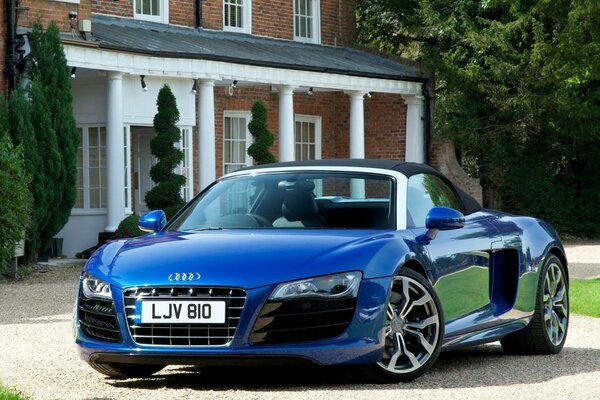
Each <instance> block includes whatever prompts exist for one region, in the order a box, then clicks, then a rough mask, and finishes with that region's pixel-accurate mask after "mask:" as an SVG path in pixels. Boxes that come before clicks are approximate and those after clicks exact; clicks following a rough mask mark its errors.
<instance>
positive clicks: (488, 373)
mask: <svg viewBox="0 0 600 400" xmlns="http://www.w3.org/2000/svg"><path fill="white" fill-rule="evenodd" d="M79 271H80V269H79V267H51V268H47V270H46V272H44V273H42V272H40V271H37V272H35V273H34V274H33V275H32V276H30V277H29V278H27V280H26V281H25V282H20V283H0V352H1V353H0V354H1V357H0V360H1V361H0V381H2V382H3V383H4V384H5V385H8V386H15V387H17V388H18V389H20V390H21V391H23V392H24V393H26V394H29V395H31V396H32V397H33V399H97V400H100V399H144V400H151V399H160V400H171V399H233V398H235V399H288V400H289V399H290V397H291V396H294V397H295V396H298V397H299V396H302V397H303V398H327V399H331V398H336V399H338V398H339V399H367V398H368V399H380V398H381V399H386V400H389V399H398V398H406V399H408V398H412V399H444V400H448V399H465V398H472V399H490V398H496V399H519V400H521V399H523V398H527V399H545V400H547V399H600V334H599V332H600V319H594V318H586V317H579V316H574V317H572V319H571V327H570V331H569V337H568V339H567V344H566V346H565V349H564V350H563V352H562V353H560V354H559V355H556V356H507V355H505V354H503V353H502V350H501V348H500V346H499V345H498V344H491V345H485V346H479V347H476V348H473V349H470V350H465V351H460V352H451V353H443V354H442V356H441V357H440V359H439V360H438V362H437V364H436V365H435V366H434V368H433V369H432V370H431V371H429V372H428V373H427V374H425V375H424V376H423V377H421V378H419V379H417V380H416V381H414V382H411V383H408V384H399V385H373V384H368V383H363V382H361V378H360V377H358V376H356V375H353V374H352V373H351V372H350V371H346V370H341V369H322V368H313V369H285V368H284V369H282V368H279V369H277V370H274V369H266V370H262V369H258V370H257V369H252V370H250V369H223V370H215V371H211V372H208V373H204V372H199V371H198V370H195V369H194V368H189V367H169V368H167V369H165V370H163V371H161V372H160V373H159V374H157V375H156V377H154V378H152V379H145V380H138V379H129V380H112V379H107V378H104V377H102V376H101V375H100V374H98V373H96V372H95V371H93V370H92V369H91V368H90V367H88V366H87V364H85V363H84V362H83V361H81V360H80V359H79V358H78V356H77V353H76V350H75V345H74V343H73V338H72V335H71V312H72V307H73V300H74V297H75V286H76V282H77V277H78V275H79ZM306 396H308V397H306Z"/></svg>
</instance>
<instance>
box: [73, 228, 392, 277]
mask: <svg viewBox="0 0 600 400" xmlns="http://www.w3.org/2000/svg"><path fill="white" fill-rule="evenodd" d="M393 237H394V235H393V233H392V232H382V231H363V230H339V231H338V230H286V231H283V230H220V231H202V232H165V233H157V234H152V235H148V236H144V237H139V238H135V239H127V240H118V241H113V242H110V243H108V244H107V245H105V246H103V247H102V248H100V249H99V250H98V251H96V253H94V255H93V256H92V257H91V258H90V260H89V261H88V263H87V264H86V267H85V270H86V272H89V273H91V274H92V275H95V276H97V277H99V278H101V279H104V280H106V281H108V282H109V283H111V284H113V285H116V286H118V287H121V288H127V287H132V286H139V285H173V284H177V282H171V281H169V276H170V275H171V274H174V273H180V274H182V273H186V274H189V273H199V274H200V279H198V280H197V281H194V282H193V283H187V282H186V283H184V284H186V285H189V284H193V285H202V286H205V285H210V286H236V287H244V288H247V289H250V288H255V287H260V286H265V285H271V284H274V283H279V282H285V281H290V280H295V279H301V278H305V277H310V276H317V275H324V274H330V273H335V272H344V271H354V270H360V271H363V274H364V277H365V278H369V277H374V276H373V275H379V276H381V274H382V273H381V271H380V268H375V269H373V268H369V267H370V266H371V265H372V264H373V263H374V262H375V261H374V258H375V257H376V255H377V254H380V253H382V252H384V253H386V257H385V258H386V259H388V258H389V256H390V241H391V239H392V238H393ZM398 247H399V246H392V247H391V248H393V249H396V250H397V248H398ZM385 249H387V250H385ZM393 252H395V251H392V253H393ZM393 257H394V258H396V257H395V256H393ZM396 265H397V264H396ZM369 270H371V271H369ZM375 270H377V271H375ZM390 273H391V272H390ZM179 284H182V283H181V282H180V283H179Z"/></svg>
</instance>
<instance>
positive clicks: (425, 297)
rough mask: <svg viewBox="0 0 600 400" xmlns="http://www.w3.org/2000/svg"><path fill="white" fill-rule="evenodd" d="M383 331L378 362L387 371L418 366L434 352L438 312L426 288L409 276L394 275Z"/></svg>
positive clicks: (408, 371)
mask: <svg viewBox="0 0 600 400" xmlns="http://www.w3.org/2000/svg"><path fill="white" fill-rule="evenodd" d="M385 335H386V338H385V351H384V356H383V359H382V361H380V362H379V363H378V365H379V366H380V367H382V368H384V369H386V370H387V371H389V372H391V373H394V374H407V373H411V372H413V371H415V370H418V369H419V368H421V367H422V366H424V365H425V364H426V363H427V361H428V360H429V359H430V358H431V357H432V356H433V354H434V353H435V352H436V346H437V343H438V338H439V335H440V313H439V311H438V309H437V307H436V303H435V301H434V299H433V297H432V295H431V293H430V292H429V290H428V289H427V288H426V287H425V286H424V285H423V284H421V283H420V282H418V281H417V280H415V279H413V278H411V277H409V276H397V277H396V278H394V282H393V286H392V293H391V296H390V301H389V303H388V307H387V321H386V325H385Z"/></svg>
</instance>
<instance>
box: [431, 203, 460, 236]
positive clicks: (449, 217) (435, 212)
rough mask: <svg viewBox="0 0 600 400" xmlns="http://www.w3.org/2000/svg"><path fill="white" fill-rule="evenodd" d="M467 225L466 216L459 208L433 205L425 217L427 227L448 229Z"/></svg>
mask: <svg viewBox="0 0 600 400" xmlns="http://www.w3.org/2000/svg"><path fill="white" fill-rule="evenodd" d="M464 226H465V216H464V215H463V214H462V213H461V212H460V211H458V210H454V209H452V208H448V207H433V208H432V209H431V210H429V212H428V213H427V217H426V218H425V227H426V228H427V229H439V230H440V231H448V230H452V229H459V228H462V227H464Z"/></svg>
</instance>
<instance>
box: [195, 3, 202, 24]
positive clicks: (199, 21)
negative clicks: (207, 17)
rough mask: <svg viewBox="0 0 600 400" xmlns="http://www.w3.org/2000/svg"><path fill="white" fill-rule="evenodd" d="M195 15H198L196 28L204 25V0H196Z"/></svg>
mask: <svg viewBox="0 0 600 400" xmlns="http://www.w3.org/2000/svg"><path fill="white" fill-rule="evenodd" d="M194 6H195V9H194V16H195V17H196V28H201V27H202V0H194Z"/></svg>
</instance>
